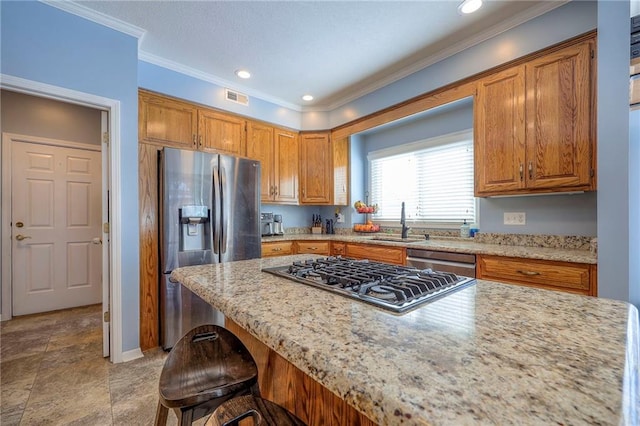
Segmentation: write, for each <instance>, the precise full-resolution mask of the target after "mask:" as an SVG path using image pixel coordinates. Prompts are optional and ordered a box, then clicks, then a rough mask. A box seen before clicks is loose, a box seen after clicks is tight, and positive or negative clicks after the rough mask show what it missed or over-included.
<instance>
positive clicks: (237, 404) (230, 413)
mask: <svg viewBox="0 0 640 426" xmlns="http://www.w3.org/2000/svg"><path fill="white" fill-rule="evenodd" d="M248 419H251V420H253V423H251V422H249V423H248V425H256V426H304V425H305V423H304V422H303V421H302V420H300V419H299V418H298V417H296V416H295V415H294V414H293V413H291V412H289V411H287V410H286V409H285V408H284V407H281V406H280V405H278V404H275V403H273V402H271V401H267V400H266V399H262V398H260V397H258V396H253V395H248V396H239V397H237V398H233V399H230V400H228V401H227V402H225V403H223V404H222V405H221V406H219V407H218V408H216V410H215V411H214V412H213V414H212V415H211V417H209V419H208V420H207V423H206V424H205V426H238V425H239V424H240V422H241V421H242V420H247V421H248ZM242 424H243V425H245V424H247V422H243V423H242Z"/></svg>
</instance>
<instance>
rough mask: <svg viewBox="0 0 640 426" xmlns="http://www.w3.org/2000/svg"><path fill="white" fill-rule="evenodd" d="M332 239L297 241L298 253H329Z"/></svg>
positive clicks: (326, 254)
mask: <svg viewBox="0 0 640 426" xmlns="http://www.w3.org/2000/svg"><path fill="white" fill-rule="evenodd" d="M330 246H331V241H296V253H297V254H306V253H309V254H322V255H325V256H328V255H329V247H330Z"/></svg>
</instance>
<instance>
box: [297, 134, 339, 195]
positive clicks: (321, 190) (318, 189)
mask: <svg viewBox="0 0 640 426" xmlns="http://www.w3.org/2000/svg"><path fill="white" fill-rule="evenodd" d="M331 156H332V151H331V140H330V138H329V133H328V132H327V133H301V134H300V204H330V203H331V197H332V192H333V191H332V190H333V180H332V178H331V170H332V169H331V168H332V162H331Z"/></svg>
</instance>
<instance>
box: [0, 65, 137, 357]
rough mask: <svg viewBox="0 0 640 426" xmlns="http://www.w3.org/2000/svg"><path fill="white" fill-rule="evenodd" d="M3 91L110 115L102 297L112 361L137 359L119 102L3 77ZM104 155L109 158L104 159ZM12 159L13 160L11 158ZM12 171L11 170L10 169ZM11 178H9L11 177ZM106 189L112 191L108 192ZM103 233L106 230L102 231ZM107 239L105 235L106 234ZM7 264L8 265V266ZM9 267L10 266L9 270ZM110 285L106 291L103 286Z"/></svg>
mask: <svg viewBox="0 0 640 426" xmlns="http://www.w3.org/2000/svg"><path fill="white" fill-rule="evenodd" d="M0 88H2V89H7V90H11V91H15V92H20V93H25V94H28V95H33V96H39V97H43V98H49V99H54V100H58V101H62V102H67V103H73V104H77V105H83V106H87V107H90V108H95V109H98V110H101V111H106V112H107V113H108V117H109V120H108V121H109V122H108V129H109V139H108V140H107V143H105V140H104V139H103V141H102V157H103V164H104V162H105V161H106V163H107V164H108V165H109V170H108V177H109V178H108V182H103V185H102V188H103V194H102V200H103V202H104V201H105V200H107V197H108V200H109V203H108V204H109V205H108V209H109V218H110V222H109V240H110V244H103V246H102V247H103V258H104V257H105V251H107V253H106V256H108V259H109V280H108V282H107V283H104V282H103V283H102V285H103V295H105V294H108V296H109V301H110V322H109V346H110V350H109V354H110V357H109V359H110V360H111V362H114V363H118V362H123V361H128V360H130V359H134V358H138V357H139V356H140V355H141V353H140V350H139V349H137V350H133V351H127V353H126V354H125V353H123V351H122V281H121V278H122V241H123V239H122V226H121V225H122V220H121V208H120V206H121V200H122V198H121V194H122V182H121V179H120V176H121V170H120V165H121V162H120V143H121V141H120V139H121V135H120V120H121V119H120V114H121V113H120V101H118V100H115V99H110V98H105V97H102V96H96V95H93V94H90V93H85V92H79V91H76V90H71V89H67V88H63V87H58V86H53V85H50V84H46V83H40V82H37V81H32V80H27V79H23V78H19V77H14V76H9V75H5V74H0ZM5 145H7V146H8V143H5V142H4V138H3V141H2V165H3V167H2V189H3V190H2V234H1V235H2V237H3V238H2V253H3V255H2V259H1V264H2V275H1V276H0V279H1V280H2V282H1V288H2V317H3V318H2V320H7V319H11V317H12V310H11V268H10V265H11V256H10V254H11V241H10V240H9V239H8V238H7V237H8V236H9V235H11V229H10V222H11V209H10V206H11V197H10V191H6V190H5V188H6V186H5V185H6V183H7V179H8V177H7V168H8V167H4V166H5V165H6V164H7V163H6V160H7V159H6V158H5V155H6V154H5V152H6V150H7V149H8V148H5ZM105 156H106V157H107V158H105ZM9 160H10V159H9ZM9 171H10V170H9ZM9 179H10V175H9ZM107 188H109V192H108V193H107ZM103 231H104V229H103ZM103 236H104V233H103ZM6 262H9V263H8V264H7V263H6ZM7 265H9V267H7ZM105 285H106V286H108V292H105V291H104V290H105V289H104V286H105Z"/></svg>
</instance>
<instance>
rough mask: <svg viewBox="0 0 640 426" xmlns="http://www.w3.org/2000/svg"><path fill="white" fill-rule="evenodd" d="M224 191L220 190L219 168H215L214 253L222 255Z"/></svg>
mask: <svg viewBox="0 0 640 426" xmlns="http://www.w3.org/2000/svg"><path fill="white" fill-rule="evenodd" d="M221 197H222V189H221V188H220V175H219V171H218V166H214V167H213V206H212V207H213V211H214V214H213V224H212V225H213V252H214V253H215V254H220V240H221V238H220V232H221V230H220V228H221V224H222V220H221V219H222V202H221Z"/></svg>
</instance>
